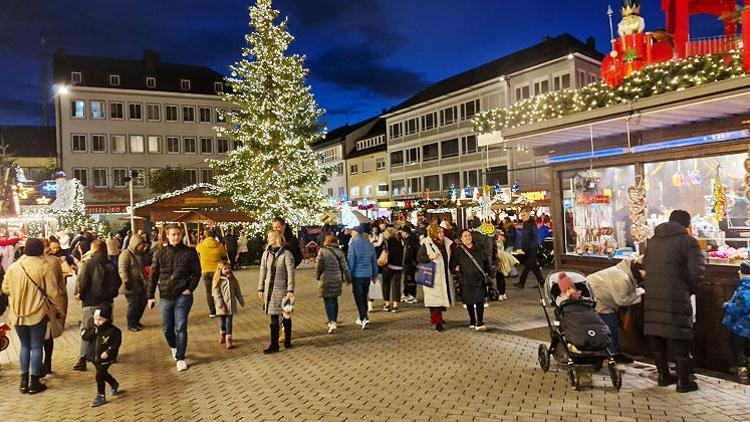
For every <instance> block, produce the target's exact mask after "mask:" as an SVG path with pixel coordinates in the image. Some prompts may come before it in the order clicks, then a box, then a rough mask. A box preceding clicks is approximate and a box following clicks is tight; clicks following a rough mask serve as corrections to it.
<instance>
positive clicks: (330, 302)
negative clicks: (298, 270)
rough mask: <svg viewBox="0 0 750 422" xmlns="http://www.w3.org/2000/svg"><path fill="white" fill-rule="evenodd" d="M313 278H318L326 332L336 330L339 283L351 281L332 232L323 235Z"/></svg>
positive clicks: (331, 332) (339, 293) (344, 260)
mask: <svg viewBox="0 0 750 422" xmlns="http://www.w3.org/2000/svg"><path fill="white" fill-rule="evenodd" d="M315 278H316V279H317V280H318V287H319V290H320V297H322V298H323V304H324V306H325V310H326V316H327V317H328V334H333V332H334V331H336V328H337V327H336V320H337V319H338V313H339V302H338V297H339V296H341V285H342V284H343V283H345V282H346V283H347V284H349V283H351V282H352V275H351V273H350V272H349V266H348V265H347V263H346V257H345V256H344V253H343V252H342V251H341V248H339V242H338V238H337V237H336V235H335V234H333V233H328V234H326V235H325V238H324V240H323V247H322V248H321V249H320V251H319V252H318V260H317V262H316V263H315Z"/></svg>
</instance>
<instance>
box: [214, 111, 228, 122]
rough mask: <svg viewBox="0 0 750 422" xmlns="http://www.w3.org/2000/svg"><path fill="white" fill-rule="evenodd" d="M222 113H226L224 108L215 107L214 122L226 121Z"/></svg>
mask: <svg viewBox="0 0 750 422" xmlns="http://www.w3.org/2000/svg"><path fill="white" fill-rule="evenodd" d="M224 113H226V110H224V109H223V108H217V109H216V123H226V121H227V118H226V116H225V115H224Z"/></svg>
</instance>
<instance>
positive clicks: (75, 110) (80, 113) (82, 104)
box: [70, 100, 86, 119]
mask: <svg viewBox="0 0 750 422" xmlns="http://www.w3.org/2000/svg"><path fill="white" fill-rule="evenodd" d="M70 117H72V118H74V119H85V118H86V101H83V100H73V101H71V102H70Z"/></svg>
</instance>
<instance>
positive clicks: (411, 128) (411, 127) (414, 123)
mask: <svg viewBox="0 0 750 422" xmlns="http://www.w3.org/2000/svg"><path fill="white" fill-rule="evenodd" d="M404 126H405V131H406V134H407V135H413V134H415V133H417V132H418V131H419V119H418V118H417V117H415V118H413V119H409V120H407V121H406V123H405V124H404Z"/></svg>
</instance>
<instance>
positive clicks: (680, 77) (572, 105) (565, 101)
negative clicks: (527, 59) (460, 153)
mask: <svg viewBox="0 0 750 422" xmlns="http://www.w3.org/2000/svg"><path fill="white" fill-rule="evenodd" d="M744 75H745V71H744V70H743V67H742V51H741V50H732V51H731V52H729V54H708V55H703V56H694V57H689V58H687V59H681V60H670V61H667V62H664V63H657V64H653V65H650V66H646V67H644V68H643V69H642V70H641V71H639V72H635V73H633V74H632V75H630V76H629V77H627V78H625V81H624V82H623V83H622V84H621V85H620V86H618V87H617V88H614V89H613V88H610V87H609V86H608V85H607V84H605V83H604V82H601V81H600V82H596V83H593V84H590V85H587V86H585V87H583V88H580V89H565V90H562V91H554V92H549V93H547V94H542V95H538V96H535V97H533V98H529V99H526V100H522V101H519V102H516V103H515V104H513V105H512V106H510V107H506V108H496V109H493V110H488V111H484V112H481V113H479V114H477V116H476V117H474V119H473V120H472V123H473V124H474V131H475V132H476V133H492V132H495V131H501V130H504V129H512V128H516V127H520V126H525V125H530V124H534V123H539V122H543V121H546V120H551V119H555V118H560V117H563V116H567V115H570V114H575V113H580V112H583V111H590V110H595V109H599V108H603V107H610V106H613V105H616V104H622V103H626V102H629V101H633V100H637V99H639V98H647V97H650V96H652V95H658V94H664V93H667V92H675V91H681V90H683V89H688V88H692V87H695V86H698V85H702V84H706V83H711V82H717V81H722V80H725V79H730V78H735V77H739V76H744Z"/></svg>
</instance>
